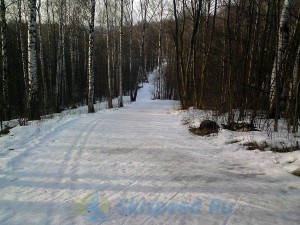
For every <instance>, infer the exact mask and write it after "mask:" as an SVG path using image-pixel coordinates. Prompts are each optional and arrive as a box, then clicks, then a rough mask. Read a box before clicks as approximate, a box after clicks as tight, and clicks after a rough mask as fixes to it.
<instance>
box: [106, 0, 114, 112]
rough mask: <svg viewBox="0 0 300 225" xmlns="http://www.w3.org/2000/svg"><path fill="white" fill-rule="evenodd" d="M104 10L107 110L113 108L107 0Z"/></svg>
mask: <svg viewBox="0 0 300 225" xmlns="http://www.w3.org/2000/svg"><path fill="white" fill-rule="evenodd" d="M105 9H106V30H107V34H106V48H107V79H108V108H109V109H111V108H113V103H112V87H111V86H112V80H111V69H110V60H111V59H110V51H111V45H110V26H109V23H110V21H109V11H108V3H107V0H105Z"/></svg>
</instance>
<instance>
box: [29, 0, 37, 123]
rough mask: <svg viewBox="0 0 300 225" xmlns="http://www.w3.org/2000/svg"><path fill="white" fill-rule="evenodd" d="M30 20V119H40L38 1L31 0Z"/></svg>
mask: <svg viewBox="0 0 300 225" xmlns="http://www.w3.org/2000/svg"><path fill="white" fill-rule="evenodd" d="M28 3H29V10H30V19H29V24H28V75H29V91H28V93H29V96H28V104H27V106H29V109H30V111H29V112H30V116H29V118H30V119H40V109H39V105H38V79H37V53H36V11H37V10H36V0H29V1H28Z"/></svg>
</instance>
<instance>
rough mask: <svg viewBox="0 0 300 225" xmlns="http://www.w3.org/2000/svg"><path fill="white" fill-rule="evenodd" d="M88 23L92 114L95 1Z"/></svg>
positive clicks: (89, 107)
mask: <svg viewBox="0 0 300 225" xmlns="http://www.w3.org/2000/svg"><path fill="white" fill-rule="evenodd" d="M90 4H91V5H90V21H89V56H88V112H89V113H94V112H95V109H94V35H95V27H94V24H95V5H96V1H95V0H90Z"/></svg>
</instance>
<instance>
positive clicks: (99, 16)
mask: <svg viewBox="0 0 300 225" xmlns="http://www.w3.org/2000/svg"><path fill="white" fill-rule="evenodd" d="M1 49H2V51H1V56H0V60H1V63H0V68H1V81H0V88H1V92H0V121H3V120H9V119H13V118H17V119H19V120H20V123H24V121H25V122H26V121H27V120H28V119H29V120H32V119H40V117H41V116H42V115H46V114H50V113H54V112H61V111H62V110H64V109H66V108H75V107H78V106H79V105H84V104H88V108H89V112H90V113H92V112H94V108H93V103H94V102H95V101H98V100H99V101H107V102H108V107H109V108H111V107H113V105H112V99H113V98H115V97H118V102H119V107H122V106H123V98H122V96H123V95H129V96H130V97H131V101H135V100H136V98H138V96H137V93H138V89H139V88H140V84H141V83H143V82H147V74H148V73H149V72H151V71H153V70H157V74H158V76H157V79H156V84H155V87H156V88H155V93H154V94H155V98H157V99H175V100H180V103H181V107H182V109H187V108H189V107H197V108H199V109H203V110H213V111H214V112H216V113H217V115H225V116H226V120H227V121H226V122H227V123H228V124H230V123H234V122H236V121H243V120H248V121H249V122H250V123H251V124H253V123H255V120H256V119H257V118H267V119H272V121H274V130H275V131H277V130H278V120H279V119H280V118H284V119H286V121H287V126H288V129H289V130H290V131H292V132H297V130H298V124H299V119H300V106H299V105H300V104H299V101H300V92H299V83H300V60H299V57H300V2H299V1H298V0H276V1H274V0H219V1H211V0H182V1H176V0H173V1H170V0H169V1H168V0H154V1H150V0H101V1H100V0H77V1H71V0H17V1H15V0H1Z"/></svg>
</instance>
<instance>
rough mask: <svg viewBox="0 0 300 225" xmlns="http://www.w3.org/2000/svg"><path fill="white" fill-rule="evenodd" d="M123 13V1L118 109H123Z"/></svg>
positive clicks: (121, 1)
mask: <svg viewBox="0 0 300 225" xmlns="http://www.w3.org/2000/svg"><path fill="white" fill-rule="evenodd" d="M123 11H124V5H123V0H120V28H119V29H120V34H119V35H120V43H119V100H118V103H119V107H123V73H122V72H123V71H122V66H123V61H122V60H123V59H122V54H123V52H122V48H123Z"/></svg>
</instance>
